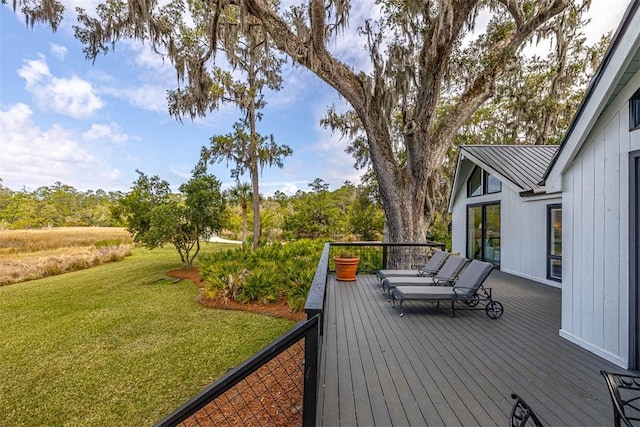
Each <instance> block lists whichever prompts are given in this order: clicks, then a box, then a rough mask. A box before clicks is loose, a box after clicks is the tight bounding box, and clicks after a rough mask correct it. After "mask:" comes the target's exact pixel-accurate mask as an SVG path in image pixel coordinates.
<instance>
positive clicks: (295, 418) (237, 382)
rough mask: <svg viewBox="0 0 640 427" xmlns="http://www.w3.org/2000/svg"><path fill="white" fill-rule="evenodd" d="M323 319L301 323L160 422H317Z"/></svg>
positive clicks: (174, 423)
mask: <svg viewBox="0 0 640 427" xmlns="http://www.w3.org/2000/svg"><path fill="white" fill-rule="evenodd" d="M319 320H320V316H314V317H312V318H310V319H307V320H306V321H303V322H300V323H298V324H297V325H296V326H295V327H294V328H292V329H291V330H290V331H288V332H287V333H286V334H284V335H282V336H281V337H280V338H278V339H277V340H276V341H274V342H272V343H271V344H269V345H268V346H267V347H265V348H263V349H262V350H261V351H260V352H258V353H256V354H255V355H253V356H252V357H251V358H249V359H248V360H246V361H245V362H244V363H242V364H241V365H239V366H238V367H237V368H235V369H233V370H232V371H230V372H228V373H227V374H226V375H224V376H223V377H222V378H220V379H219V380H218V381H216V382H215V383H213V384H212V385H211V386H209V387H207V388H206V389H205V390H203V391H202V392H200V393H199V394H197V395H196V396H194V397H193V398H192V399H191V400H189V401H188V402H187V403H186V404H185V405H183V406H182V407H180V408H178V409H177V410H175V411H174V412H173V413H172V414H170V415H169V416H167V417H166V418H165V419H163V420H162V421H160V422H158V423H157V424H156V426H158V427H160V426H163V427H164V426H176V425H184V426H222V425H233V426H236V425H242V426H252V425H253V426H265V425H269V426H290V425H304V426H313V425H315V418H316V406H317V405H316V395H317V392H316V391H317V381H318V377H317V374H318V349H319V345H318V340H319V324H320V322H319Z"/></svg>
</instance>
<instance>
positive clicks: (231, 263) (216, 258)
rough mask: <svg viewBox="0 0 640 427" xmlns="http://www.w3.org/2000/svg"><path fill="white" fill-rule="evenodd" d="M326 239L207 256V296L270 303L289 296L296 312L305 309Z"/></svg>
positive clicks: (203, 262) (204, 266)
mask: <svg viewBox="0 0 640 427" xmlns="http://www.w3.org/2000/svg"><path fill="white" fill-rule="evenodd" d="M323 244H324V242H323V241H320V240H309V239H302V240H298V241H295V242H287V243H274V244H269V245H265V246H262V247H260V248H258V249H256V250H255V251H253V250H249V249H242V248H237V249H231V250H227V251H220V252H214V253H211V254H207V255H203V256H201V258H200V265H201V267H200V275H201V276H202V278H203V280H204V282H205V289H204V291H203V295H204V297H205V298H211V299H221V300H222V301H223V302H226V301H227V300H228V299H232V300H235V301H238V302H262V303H270V302H276V301H279V300H281V299H282V298H286V300H287V303H288V305H289V307H290V308H291V309H292V310H294V311H300V310H302V309H303V308H304V301H305V300H306V297H307V293H308V292H309V288H310V287H311V281H312V280H313V276H314V274H315V270H316V267H317V263H318V260H319V259H320V255H321V253H322V247H323Z"/></svg>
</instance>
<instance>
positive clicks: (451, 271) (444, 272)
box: [382, 255, 468, 295]
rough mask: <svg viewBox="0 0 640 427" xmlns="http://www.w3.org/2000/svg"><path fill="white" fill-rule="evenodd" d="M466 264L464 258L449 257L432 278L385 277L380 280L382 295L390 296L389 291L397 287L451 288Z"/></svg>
mask: <svg viewBox="0 0 640 427" xmlns="http://www.w3.org/2000/svg"><path fill="white" fill-rule="evenodd" d="M467 262H468V260H467V259H466V258H464V257H461V256H456V255H450V256H449V257H447V260H446V261H445V262H444V265H443V266H442V268H441V269H440V270H438V272H437V273H436V274H435V275H434V276H433V277H421V276H413V277H409V276H398V277H385V278H384V279H383V280H382V293H383V294H384V293H385V292H389V295H391V294H390V293H391V291H392V290H393V289H394V288H396V287H397V286H451V285H453V282H455V280H456V278H457V277H458V275H459V274H460V271H462V269H463V268H464V266H465V265H466V264H467Z"/></svg>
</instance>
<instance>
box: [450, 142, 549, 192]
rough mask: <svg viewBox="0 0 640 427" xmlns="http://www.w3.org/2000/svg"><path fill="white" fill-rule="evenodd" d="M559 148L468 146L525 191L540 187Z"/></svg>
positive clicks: (464, 148) (467, 149) (466, 149)
mask: <svg viewBox="0 0 640 427" xmlns="http://www.w3.org/2000/svg"><path fill="white" fill-rule="evenodd" d="M557 150H558V146H557V145H464V146H462V147H461V151H462V152H463V154H464V153H466V154H469V155H470V156H471V157H473V158H474V159H477V160H478V161H479V162H481V163H483V165H480V166H484V167H485V168H487V169H491V170H492V171H493V172H495V173H496V174H497V175H499V176H501V177H503V178H505V179H508V180H509V181H511V182H512V183H514V184H515V185H517V186H518V187H520V188H521V189H522V190H523V191H528V190H533V189H535V188H538V187H539V186H540V182H541V181H542V179H543V177H544V174H545V172H546V170H547V168H548V167H549V165H550V164H551V160H552V159H553V156H554V155H555V154H556V151H557Z"/></svg>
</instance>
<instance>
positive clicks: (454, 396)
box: [318, 271, 622, 426]
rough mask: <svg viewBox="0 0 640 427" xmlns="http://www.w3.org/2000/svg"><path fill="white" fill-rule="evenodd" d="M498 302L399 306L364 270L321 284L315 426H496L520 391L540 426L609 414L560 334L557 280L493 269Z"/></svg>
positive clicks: (586, 365) (604, 419) (579, 353)
mask: <svg viewBox="0 0 640 427" xmlns="http://www.w3.org/2000/svg"><path fill="white" fill-rule="evenodd" d="M488 280H489V282H490V286H491V287H493V289H494V291H493V292H494V298H495V299H496V300H498V301H500V302H502V303H503V304H504V307H505V313H504V315H503V316H502V318H500V319H498V320H491V319H490V318H489V317H487V315H486V314H485V312H484V311H456V317H455V318H452V317H451V310H450V308H449V307H448V304H442V305H441V308H437V307H436V306H435V304H432V303H428V302H422V301H407V302H405V304H404V308H405V310H404V311H405V314H404V317H400V316H399V315H398V313H397V311H396V310H395V309H394V308H392V307H391V304H390V303H389V302H388V301H387V297H386V296H384V295H382V293H381V291H380V288H378V287H377V286H376V283H377V281H376V278H375V276H373V275H360V276H359V277H358V280H357V282H350V283H349V282H336V281H335V280H334V278H333V277H331V278H330V279H329V283H328V284H327V302H326V304H327V306H326V312H325V324H324V336H323V349H322V366H321V372H320V379H319V386H320V388H321V391H320V395H319V407H318V425H324V426H409V425H411V426H422V425H433V426H439V425H447V426H458V425H463V426H473V425H480V426H496V425H498V426H506V425H507V424H508V416H509V412H510V410H511V405H512V403H513V401H512V399H511V397H510V395H511V392H512V391H513V392H516V393H518V394H520V395H521V396H522V397H523V398H524V399H525V400H526V401H527V403H529V405H531V406H532V408H533V409H534V411H535V412H536V414H538V415H539V417H540V418H541V420H542V422H543V423H544V424H545V425H547V426H561V425H567V426H578V425H585V426H605V425H613V413H612V409H611V401H610V398H609V395H608V393H607V390H606V386H605V384H604V381H603V379H602V377H601V375H600V369H607V370H613V371H622V370H621V369H620V368H618V367H616V366H615V365H612V364H611V363H609V362H607V361H605V360H604V359H601V358H599V357H597V356H595V355H593V354H591V353H589V352H587V351H585V350H583V349H581V348H580V347H578V346H576V345H574V344H572V343H570V342H568V341H566V340H564V339H562V338H560V337H559V336H558V330H559V328H560V290H559V289H556V288H552V287H549V286H545V285H541V284H537V283H535V282H532V281H529V280H525V279H521V278H518V277H515V276H511V275H508V274H506V273H502V272H500V271H494V272H492V273H491V276H490V277H489V279H488Z"/></svg>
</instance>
